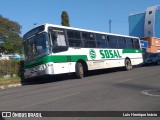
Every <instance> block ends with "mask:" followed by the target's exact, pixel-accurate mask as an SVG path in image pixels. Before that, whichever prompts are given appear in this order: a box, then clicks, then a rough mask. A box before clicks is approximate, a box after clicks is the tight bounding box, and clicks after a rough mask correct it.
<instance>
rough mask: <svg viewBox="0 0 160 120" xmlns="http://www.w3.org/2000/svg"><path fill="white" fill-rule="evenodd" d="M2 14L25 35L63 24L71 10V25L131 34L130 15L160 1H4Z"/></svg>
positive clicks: (158, 3) (2, 0) (1, 7)
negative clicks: (43, 26) (37, 27)
mask: <svg viewBox="0 0 160 120" xmlns="http://www.w3.org/2000/svg"><path fill="white" fill-rule="evenodd" d="M0 1H1V3H0V15H2V16H3V17H5V18H8V19H9V20H12V21H15V22H17V23H19V24H20V25H21V26H22V29H21V36H23V35H24V34H25V33H26V32H27V31H29V30H30V29H32V28H34V27H35V25H34V24H35V23H36V24H37V25H41V24H44V23H50V24H56V25H61V13H62V11H67V13H68V15H69V18H70V26H71V27H76V28H81V29H88V30H95V31H101V32H109V20H111V32H112V33H116V34H124V35H128V34H129V23H128V17H129V15H130V14H135V13H142V12H145V10H146V9H147V7H150V6H154V5H160V0H0Z"/></svg>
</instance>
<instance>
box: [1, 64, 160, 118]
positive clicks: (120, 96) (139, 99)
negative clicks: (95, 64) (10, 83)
mask: <svg viewBox="0 0 160 120" xmlns="http://www.w3.org/2000/svg"><path fill="white" fill-rule="evenodd" d="M110 71H112V72H110ZM94 74H96V75H94ZM53 81H54V82H53ZM159 89H160V66H148V67H140V68H135V69H133V70H131V71H123V70H117V69H109V70H103V71H94V72H90V73H89V75H87V76H86V77H85V78H83V79H74V78H68V77H66V76H62V77H60V76H57V77H54V78H52V82H51V81H47V82H44V81H42V82H40V83H36V84H31V85H25V86H21V87H16V88H10V89H7V90H0V111H160V90H159ZM1 119H2V120H8V119H9V118H7V119H6V118H1ZM43 119H44V118H43ZM45 119H53V118H45ZM54 119H58V120H59V119H67V120H71V119H78V120H80V119H84V120H85V119H90V118H89V117H87V118H54ZM92 119H93V118H92ZM94 119H97V120H99V119H100V120H101V119H104V120H106V119H109V120H111V119H116V120H118V118H102V117H101V118H97V117H95V118H94ZM122 119H124V118H122ZM127 119H128V118H127ZM132 119H133V120H134V119H135V118H132ZM145 119H146V118H145ZM152 119H153V118H152ZM149 120H151V118H149Z"/></svg>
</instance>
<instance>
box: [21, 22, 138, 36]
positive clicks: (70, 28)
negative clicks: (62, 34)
mask: <svg viewBox="0 0 160 120" xmlns="http://www.w3.org/2000/svg"><path fill="white" fill-rule="evenodd" d="M42 25H44V26H47V27H58V28H64V29H68V30H77V31H83V32H93V33H99V34H106V35H114V36H121V37H130V38H137V39H139V38H138V37H135V36H128V35H122V34H114V33H107V32H99V31H94V30H87V29H81V28H74V27H66V26H61V25H55V24H49V23H45V24H42ZM42 25H39V26H42ZM39 26H37V27H39ZM35 28H36V27H35ZM35 28H33V29H35ZM33 29H31V30H30V31H32V30H33ZM30 31H28V32H27V33H29V32H30ZM27 33H26V34H27ZM26 34H25V35H26ZM25 35H24V36H25Z"/></svg>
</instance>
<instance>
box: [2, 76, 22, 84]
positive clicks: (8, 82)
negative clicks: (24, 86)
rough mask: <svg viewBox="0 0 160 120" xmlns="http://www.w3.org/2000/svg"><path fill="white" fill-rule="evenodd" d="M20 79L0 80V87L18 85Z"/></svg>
mask: <svg viewBox="0 0 160 120" xmlns="http://www.w3.org/2000/svg"><path fill="white" fill-rule="evenodd" d="M20 83H21V78H20V77H11V78H0V86H7V85H11V84H20Z"/></svg>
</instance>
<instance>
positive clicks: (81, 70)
mask: <svg viewBox="0 0 160 120" xmlns="http://www.w3.org/2000/svg"><path fill="white" fill-rule="evenodd" d="M79 73H80V76H83V75H84V73H83V67H82V66H80V68H79Z"/></svg>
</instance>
